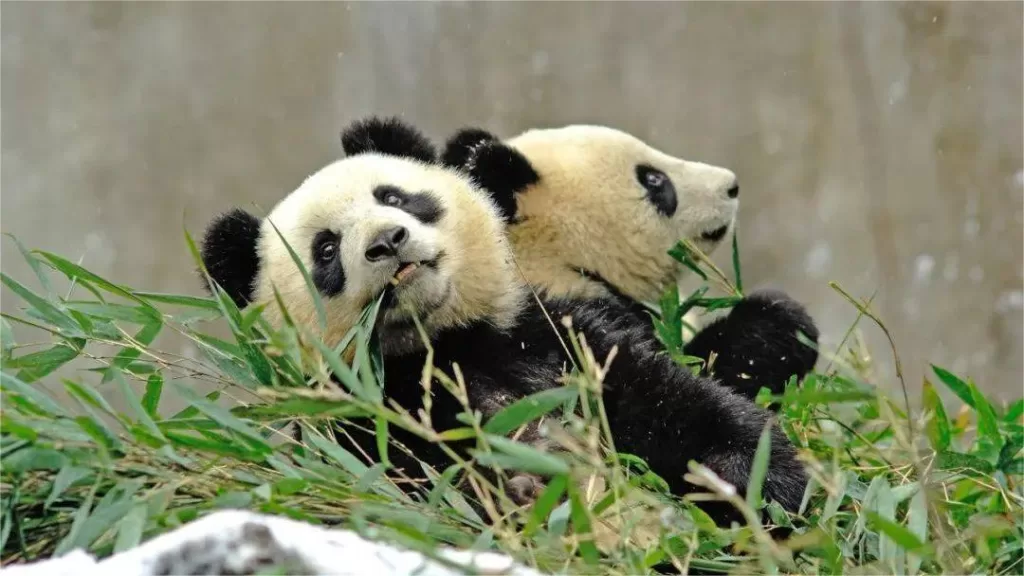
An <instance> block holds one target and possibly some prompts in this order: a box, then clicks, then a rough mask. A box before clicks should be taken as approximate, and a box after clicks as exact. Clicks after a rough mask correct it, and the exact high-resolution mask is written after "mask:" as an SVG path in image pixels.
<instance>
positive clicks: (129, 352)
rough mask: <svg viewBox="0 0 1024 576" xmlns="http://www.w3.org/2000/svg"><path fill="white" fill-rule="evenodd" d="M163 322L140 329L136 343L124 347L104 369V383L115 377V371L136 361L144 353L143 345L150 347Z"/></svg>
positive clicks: (135, 337)
mask: <svg viewBox="0 0 1024 576" xmlns="http://www.w3.org/2000/svg"><path fill="white" fill-rule="evenodd" d="M163 326H164V325H163V323H162V322H156V323H153V324H147V325H145V326H143V327H142V329H141V330H139V331H138V332H137V333H136V334H135V336H133V340H135V343H133V344H131V345H129V346H127V347H125V348H123V349H122V350H121V351H120V352H118V353H117V355H116V356H114V360H113V361H111V363H110V367H109V368H108V369H106V370H104V375H103V381H102V383H103V384H106V383H107V382H110V380H111V378H113V377H114V374H115V371H118V372H119V371H120V370H123V369H125V368H126V367H128V366H129V365H130V364H131V363H132V362H134V361H135V360H136V359H137V358H138V357H139V356H141V355H142V348H140V347H139V346H142V347H148V346H149V345H150V344H152V343H153V341H154V340H156V337H157V336H158V335H159V334H160V330H161V329H162V328H163Z"/></svg>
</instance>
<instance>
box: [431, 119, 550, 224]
mask: <svg viewBox="0 0 1024 576" xmlns="http://www.w3.org/2000/svg"><path fill="white" fill-rule="evenodd" d="M443 161H444V162H445V164H447V165H449V166H454V167H456V168H461V169H462V170H464V171H465V172H467V173H468V174H469V176H470V178H472V179H473V182H475V183H476V185H477V186H479V187H481V188H483V189H484V190H485V191H486V192H487V193H488V194H489V195H490V196H491V199H493V200H494V202H495V203H496V204H497V205H498V208H499V209H500V211H501V215H502V216H503V217H504V218H505V221H506V222H512V221H513V220H515V216H516V194H517V193H519V192H522V191H524V190H526V189H527V188H528V187H530V186H532V185H534V184H536V183H537V182H539V181H540V175H538V174H537V171H536V170H534V169H533V166H532V165H531V164H530V161H529V160H527V159H526V156H523V154H522V153H521V152H519V151H518V150H516V149H515V148H512V147H511V146H507V145H505V144H503V143H502V142H501V141H500V140H498V139H497V138H496V137H495V136H494V135H492V134H490V133H489V132H486V131H484V130H479V129H476V128H467V129H464V130H460V131H459V132H458V133H456V134H455V136H453V137H451V138H450V139H448V143H447V145H446V146H445V152H444V157H443Z"/></svg>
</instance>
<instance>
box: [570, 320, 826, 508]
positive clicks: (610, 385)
mask: <svg viewBox="0 0 1024 576" xmlns="http://www.w3.org/2000/svg"><path fill="white" fill-rule="evenodd" d="M572 317H573V328H574V329H575V330H577V331H579V332H582V333H583V334H584V335H585V336H586V338H587V344H588V345H589V347H590V348H591V349H592V350H593V352H594V354H595V356H596V357H597V358H599V359H604V358H606V357H607V355H608V354H609V352H610V351H611V349H612V347H613V346H617V355H616V357H615V358H614V359H613V360H612V363H611V365H610V368H609V370H608V373H607V374H606V375H605V381H604V389H605V392H604V401H605V408H606V409H607V410H608V417H609V423H610V425H611V429H612V435H613V437H614V441H615V448H616V450H618V451H620V452H625V453H629V454H633V455H635V456H638V457H640V458H643V459H644V460H645V461H646V462H647V464H648V465H650V466H651V469H652V470H653V471H654V472H655V473H656V474H658V475H659V476H661V477H662V478H663V479H664V480H665V481H666V482H667V483H668V484H669V487H670V489H671V490H672V492H673V493H675V494H677V495H683V494H687V493H690V492H693V491H694V490H697V489H698V488H697V487H696V486H694V485H692V484H690V483H689V482H687V481H686V480H685V479H684V475H685V474H686V473H687V472H688V463H689V461H691V460H694V461H697V462H699V463H702V464H704V465H705V466H707V467H708V468H710V469H711V470H713V471H714V472H715V473H716V474H718V475H719V476H720V477H721V478H722V479H723V480H725V481H727V482H729V483H730V484H732V485H733V486H735V487H736V488H737V490H739V491H740V492H741V493H743V492H745V490H746V487H747V484H748V481H749V479H750V471H751V466H752V465H753V458H754V454H755V453H756V451H757V444H758V441H759V439H760V436H761V433H762V431H763V430H764V428H765V426H767V425H768V423H769V421H771V420H772V419H773V415H772V414H771V413H770V412H769V411H767V410H764V409H762V408H760V407H758V406H757V405H755V404H754V403H753V402H752V401H751V400H749V399H748V398H745V397H743V396H741V395H739V394H736V393H734V392H733V391H731V390H729V389H728V388H726V387H724V386H722V385H721V384H720V383H718V382H716V381H715V380H713V379H711V378H707V377H702V376H694V375H693V374H692V373H691V372H690V371H689V370H688V369H686V368H685V367H683V366H680V365H679V364H677V363H676V362H675V361H673V360H672V359H671V358H669V357H668V356H665V355H664V354H660V353H659V350H660V348H659V346H658V344H657V342H656V341H654V340H652V339H650V338H647V337H645V336H644V334H645V333H644V332H643V330H642V329H640V328H639V327H638V326H637V323H636V322H633V321H631V320H630V319H629V317H628V316H613V315H612V314H610V313H608V312H607V311H606V310H605V311H602V310H601V309H600V307H597V306H588V305H583V306H579V307H577V308H576V309H575V310H574V311H573V312H572ZM771 429H772V439H771V440H772V441H771V457H770V461H769V469H768V474H767V477H766V478H765V482H764V485H763V489H762V494H763V495H764V498H765V499H766V500H775V501H777V502H778V503H779V504H781V505H782V506H783V508H785V509H786V510H789V511H795V510H796V509H797V508H798V507H799V505H800V501H801V499H802V497H803V492H804V489H805V487H806V485H807V476H806V474H805V473H804V470H803V467H802V466H801V464H800V462H799V461H798V460H797V458H796V450H795V448H794V447H793V445H792V444H791V443H790V442H789V439H788V438H786V436H785V435H784V434H783V433H782V431H781V430H780V428H779V426H778V425H777V424H776V423H774V422H772V424H771ZM701 507H702V508H703V509H704V510H706V511H707V512H708V513H709V514H711V515H712V517H713V518H715V520H716V521H719V522H721V521H729V520H732V519H738V513H737V512H736V511H735V510H734V509H733V508H732V507H731V506H729V505H727V504H710V505H708V504H702V505H701Z"/></svg>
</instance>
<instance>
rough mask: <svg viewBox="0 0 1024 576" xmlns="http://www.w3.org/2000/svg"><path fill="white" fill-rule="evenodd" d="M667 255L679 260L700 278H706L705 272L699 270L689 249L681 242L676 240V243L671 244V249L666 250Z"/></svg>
mask: <svg viewBox="0 0 1024 576" xmlns="http://www.w3.org/2000/svg"><path fill="white" fill-rule="evenodd" d="M668 255H669V256H671V257H672V258H675V259H676V261H678V262H680V263H681V264H683V265H684V266H686V267H687V268H689V269H690V270H692V271H693V273H694V274H696V275H697V276H700V277H701V279H702V280H707V279H708V275H707V273H705V272H704V271H703V270H701V268H700V266H699V265H698V264H697V262H696V260H694V259H693V256H691V255H690V251H689V249H688V248H687V247H686V245H685V244H683V243H682V242H677V243H676V245H675V246H673V247H672V249H671V250H669V251H668Z"/></svg>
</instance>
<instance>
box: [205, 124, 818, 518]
mask: <svg viewBox="0 0 1024 576" xmlns="http://www.w3.org/2000/svg"><path fill="white" fill-rule="evenodd" d="M343 144H344V148H345V150H346V152H347V154H348V156H349V157H348V158H345V159H343V160H339V161H337V162H335V163H333V164H331V165H329V166H327V167H325V168H323V169H322V170H320V171H319V172H317V173H316V174H314V175H312V176H310V177H309V178H308V179H306V181H305V182H303V183H302V185H301V186H299V188H298V189H297V190H295V191H294V192H292V193H291V194H289V195H288V196H287V197H286V198H284V199H283V200H282V201H281V202H280V203H279V204H278V205H277V206H276V207H275V208H274V209H273V210H272V211H271V213H270V215H269V216H268V220H269V222H273V224H274V225H275V226H276V227H277V229H278V230H279V231H280V234H281V236H283V237H284V239H285V240H287V242H288V243H289V245H290V246H291V247H292V248H293V249H294V250H295V251H296V252H297V254H298V256H299V258H300V259H301V260H302V262H303V264H304V265H305V266H306V267H307V269H308V270H309V271H310V274H311V276H312V280H313V283H314V285H315V286H316V288H317V290H319V291H320V294H321V295H322V296H323V299H324V306H325V307H326V311H327V316H328V321H329V326H328V328H327V331H326V333H325V334H323V338H324V341H325V343H326V344H327V345H330V346H335V345H337V344H338V343H339V341H340V339H341V337H342V336H343V335H344V334H345V333H346V331H348V330H349V329H350V328H351V327H352V326H353V324H354V323H355V322H357V321H358V318H359V313H360V311H361V310H362V308H363V307H364V306H365V305H366V304H367V303H369V302H370V301H372V300H373V299H374V298H375V297H377V296H378V295H379V294H381V292H382V291H385V290H388V291H389V292H390V294H389V297H388V298H386V299H385V308H384V310H383V312H382V316H381V318H380V319H379V320H378V324H377V333H378V337H379V339H380V343H381V348H382V351H383V357H384V364H385V366H384V371H385V375H386V380H387V383H386V386H385V393H386V395H387V396H388V398H389V399H393V400H395V401H397V402H398V403H399V404H400V405H402V406H403V407H404V408H405V409H407V410H410V411H412V412H413V413H415V412H416V410H418V409H419V408H421V407H422V395H423V390H422V387H421V385H420V378H421V374H422V368H423V365H424V363H425V361H426V352H425V350H424V347H423V345H422V343H421V342H420V340H419V338H418V337H417V336H416V330H415V327H414V325H413V323H412V319H411V317H410V316H409V312H408V311H409V310H412V311H415V313H416V314H417V316H418V317H419V318H420V320H421V323H422V325H423V327H424V329H425V331H426V333H427V335H428V337H429V338H430V340H431V345H432V348H433V350H434V365H435V366H437V367H438V368H439V369H441V370H443V371H445V372H446V373H448V374H451V373H452V364H454V363H458V365H459V368H460V370H461V372H462V375H463V378H464V381H465V383H466V387H467V390H468V394H469V402H470V404H471V406H472V407H473V408H474V409H478V410H480V411H481V412H482V413H483V415H484V417H485V418H487V417H489V416H490V415H493V414H494V413H495V412H497V411H498V410H500V409H501V408H502V407H504V406H505V405H507V404H508V403H510V402H512V401H514V400H516V399H518V398H521V397H522V396H524V395H527V394H530V393H533V392H536V391H540V390H543V389H547V388H551V387H555V386H558V385H559V383H558V379H559V377H560V376H561V375H562V373H563V368H564V367H565V366H569V365H571V364H572V360H571V358H569V357H567V356H566V354H565V352H564V348H563V346H562V343H561V340H560V338H559V336H560V335H559V334H557V333H556V332H555V328H554V327H552V325H551V322H550V321H549V319H548V316H547V315H545V313H544V311H543V310H542V309H541V308H540V307H539V306H538V305H537V304H536V302H535V301H534V300H533V299H532V298H531V297H530V294H529V291H528V288H527V287H526V286H525V285H524V284H523V282H522V281H521V279H520V278H519V274H518V272H517V269H516V267H515V264H514V263H513V261H512V259H511V257H510V254H511V253H510V248H509V246H508V244H507V240H506V238H505V236H504V221H503V220H502V217H501V215H500V213H499V211H498V209H497V207H496V206H495V205H494V203H493V202H492V201H491V200H490V199H489V197H488V196H487V195H486V194H485V193H484V192H483V191H480V190H479V189H477V188H476V187H474V186H473V184H472V183H471V181H470V180H469V179H467V178H465V177H464V176H462V175H460V174H459V173H458V172H456V171H453V170H449V169H446V168H443V167H441V166H439V165H437V164H436V161H435V156H434V150H433V147H432V146H431V144H430V143H429V142H428V141H427V140H426V139H425V138H424V137H423V136H422V135H421V134H419V132H417V131H416V130H415V129H413V128H412V127H409V126H407V125H404V124H402V123H400V122H398V121H396V120H387V121H382V120H375V119H374V120H369V121H366V122H362V123H357V124H355V125H353V126H352V127H350V128H349V129H347V130H346V131H345V132H344V133H343ZM269 222H267V221H261V220H260V219H258V218H256V217H255V216H252V215H250V214H248V213H246V212H244V211H242V210H237V209H236V210H234V211H232V212H230V213H228V214H225V215H222V216H220V217H218V218H216V219H215V220H214V221H213V222H212V224H211V225H210V226H209V227H208V229H207V231H206V233H205V235H204V238H203V243H202V244H203V246H202V257H203V262H204V265H205V267H206V268H207V270H208V271H209V273H210V276H211V277H212V279H213V280H214V281H216V282H217V283H218V284H219V285H220V286H222V287H223V288H224V289H225V290H226V291H227V292H228V294H230V295H231V297H232V298H233V299H235V301H236V302H237V303H238V304H239V305H240V306H244V305H246V304H249V303H251V302H259V303H264V304H266V305H267V309H266V317H267V319H268V320H269V321H270V322H271V324H272V325H280V323H281V321H282V320H281V313H280V311H279V310H278V309H277V307H276V303H275V299H274V296H273V289H272V286H274V287H276V288H277V290H278V291H279V293H280V294H281V296H282V298H283V299H284V303H285V305H286V306H287V307H288V311H289V313H290V314H291V316H292V318H293V320H294V321H295V322H296V323H300V324H303V325H305V326H307V327H308V328H310V329H314V330H315V329H316V326H317V321H316V313H315V309H314V305H313V303H312V299H311V298H310V296H309V295H308V293H307V290H306V286H305V282H304V280H303V278H302V276H301V274H300V273H299V271H298V269H297V267H296V266H295V264H294V262H293V261H292V259H291V257H290V255H289V253H288V251H287V249H286V248H285V246H284V244H283V243H282V241H281V237H279V236H278V234H277V232H275V230H274V228H273V227H272V226H271V225H270V223H269ZM392 278H396V279H397V280H398V282H397V285H396V286H394V287H392V288H389V286H391V283H390V282H389V281H390V280H391V279H392ZM545 305H546V307H547V312H548V313H549V314H550V316H551V318H553V319H555V320H556V322H555V324H556V325H557V326H558V330H563V331H564V328H563V327H562V326H561V324H560V323H558V322H557V320H558V319H559V318H562V317H565V316H571V317H572V320H573V328H574V329H575V330H576V331H578V332H582V333H583V334H584V335H585V336H586V339H587V342H588V344H589V346H590V347H591V348H592V349H593V351H594V353H595V355H596V357H597V358H599V359H601V360H603V359H605V358H607V356H608V354H609V352H610V351H611V350H612V348H613V347H615V346H617V347H618V353H617V356H616V357H615V359H614V361H613V362H612V364H611V368H610V370H609V372H608V374H607V376H606V378H605V381H604V384H605V391H604V402H605V407H606V410H607V412H608V418H609V421H610V425H611V429H612V433H613V436H614V441H615V445H616V448H617V449H618V450H619V451H621V452H626V453H631V454H635V455H637V456H639V457H641V458H643V459H645V460H646V461H647V462H648V464H650V466H651V467H652V469H653V470H654V471H655V472H656V473H657V474H659V475H660V476H661V477H663V478H664V479H665V480H666V481H667V482H668V484H669V486H670V487H671V489H672V491H673V492H674V493H676V494H684V493H687V492H690V491H691V490H693V489H694V487H693V486H691V485H690V484H688V483H687V482H685V481H684V479H683V475H684V474H685V473H686V471H687V462H688V461H689V460H696V461H699V462H701V463H703V464H705V465H706V466H708V467H709V468H711V469H712V470H714V471H715V472H716V473H717V474H719V475H720V476H721V477H722V478H724V479H725V480H727V481H728V482H731V483H732V484H734V485H735V486H737V487H738V488H739V489H740V490H743V489H744V488H745V486H746V485H747V480H748V475H749V472H750V467H751V463H752V458H753V455H754V452H755V450H756V447H757V443H758V438H759V436H760V433H761V431H762V430H763V428H764V426H765V424H766V423H767V422H768V420H769V417H770V416H769V413H768V412H766V411H765V410H762V409H761V408H759V407H757V406H756V405H754V404H753V403H752V402H751V401H749V400H748V399H746V398H743V397H741V396H738V395H736V394H734V393H732V392H730V391H729V390H727V389H726V388H724V387H722V386H719V385H718V384H717V383H716V382H715V381H714V380H711V379H708V378H702V377H695V376H694V375H693V374H692V373H691V372H690V371H688V370H687V369H685V368H684V367H681V366H679V365H677V364H675V363H674V362H673V361H672V360H671V359H669V358H668V357H666V356H664V355H662V354H659V350H660V347H659V344H658V343H657V342H656V341H654V340H653V339H651V338H650V337H649V336H648V333H647V332H646V331H645V330H644V329H643V328H642V327H641V326H640V325H639V324H638V323H637V322H635V321H634V319H633V318H632V317H628V316H620V315H618V314H617V313H616V312H615V311H614V310H611V309H609V308H608V306H606V305H605V303H602V301H600V300H592V299H551V300H549V301H547V302H545ZM561 337H562V338H564V337H565V334H564V333H563V334H561ZM432 389H433V394H434V398H433V407H432V412H431V417H432V421H433V424H434V428H435V429H436V430H438V431H443V430H445V429H450V428H455V427H461V426H462V424H461V423H460V422H458V421H457V420H456V419H455V416H456V414H457V413H459V412H460V411H461V409H460V407H459V405H458V403H457V402H456V400H455V399H454V398H452V397H450V396H449V395H448V394H447V393H445V392H444V390H443V388H442V387H441V386H433V388H432ZM353 432H355V431H353ZM354 435H355V436H356V438H357V441H359V442H360V443H362V442H366V443H367V446H369V447H370V448H369V449H368V450H366V453H369V454H374V453H376V451H375V450H374V449H373V448H372V446H373V444H372V443H373V438H372V436H371V435H368V434H364V435H362V436H360V435H358V434H354ZM393 436H394V437H395V438H396V439H397V440H399V441H401V442H402V443H404V444H405V445H406V446H407V447H408V448H410V449H411V450H412V452H413V453H414V454H416V455H417V457H419V458H420V459H422V460H424V461H426V462H428V463H429V464H431V465H432V466H435V467H439V468H440V467H443V466H445V465H446V463H447V460H446V457H445V455H444V454H443V453H442V452H441V451H440V449H439V448H438V447H437V446H435V445H433V444H431V443H429V442H426V441H423V440H420V439H419V438H416V437H415V436H413V435H412V434H410V433H404V432H403V431H401V430H394V432H393ZM524 439H525V440H526V441H532V440H536V439H537V436H536V430H531V431H528V432H527V436H526V437H525V438H524ZM468 447H469V446H458V447H457V449H460V450H464V449H466V448H468ZM398 456H399V458H394V460H395V464H396V466H399V467H404V468H405V473H406V474H409V475H412V476H418V475H419V474H418V471H419V468H418V466H417V465H416V464H415V461H413V460H408V459H404V458H401V455H398ZM805 485H806V476H805V475H804V472H803V470H802V468H801V466H800V464H799V463H798V461H797V460H796V457H795V450H794V449H793V447H792V445H791V444H790V443H789V441H788V440H787V439H786V437H785V436H784V435H783V434H782V433H781V432H780V431H779V429H778V427H777V426H775V425H773V437H772V455H771V464H770V468H769V471H768V475H767V478H766V480H765V484H764V491H763V493H764V495H765V498H767V499H774V500H776V501H778V502H779V503H780V504H782V505H783V506H784V507H785V508H786V509H788V510H795V509H796V508H797V507H798V505H799V503H800V499H801V497H802V495H803V490H804V487H805ZM520 488H521V487H520ZM533 488H534V490H535V489H536V488H539V486H534V487H533ZM521 496H522V498H523V499H525V500H529V499H532V497H535V496H536V493H533V494H530V490H529V489H527V490H525V493H524V494H521ZM709 511H711V512H712V513H713V514H714V513H715V512H716V511H715V509H714V508H713V507H709ZM718 517H719V518H721V517H722V516H718Z"/></svg>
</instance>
